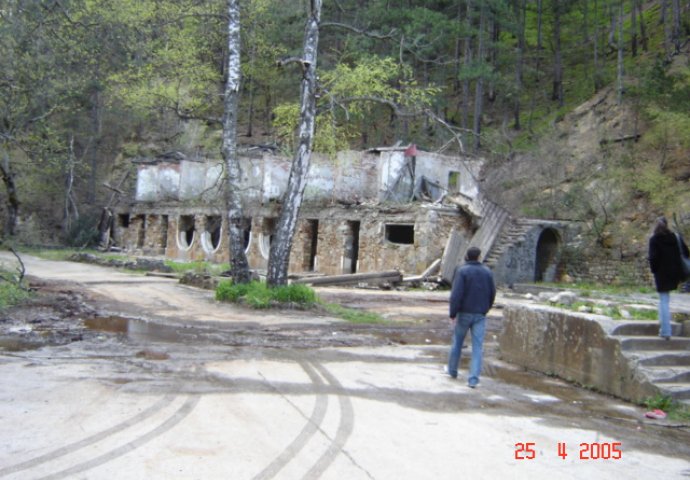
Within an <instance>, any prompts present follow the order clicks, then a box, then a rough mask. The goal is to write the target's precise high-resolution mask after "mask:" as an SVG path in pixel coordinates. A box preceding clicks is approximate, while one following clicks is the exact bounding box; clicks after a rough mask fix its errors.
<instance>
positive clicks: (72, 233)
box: [65, 216, 98, 248]
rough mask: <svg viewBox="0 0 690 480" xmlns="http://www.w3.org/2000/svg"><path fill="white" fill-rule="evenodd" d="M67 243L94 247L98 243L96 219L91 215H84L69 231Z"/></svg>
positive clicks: (73, 245)
mask: <svg viewBox="0 0 690 480" xmlns="http://www.w3.org/2000/svg"><path fill="white" fill-rule="evenodd" d="M65 243H66V244H67V245H68V246H70V247H78V248H84V247H94V246H96V245H97V244H98V228H97V222H96V220H95V219H94V218H93V217H91V216H82V217H79V219H78V220H77V221H76V222H74V223H73V224H72V226H71V228H70V230H69V232H68V233H67V237H66V238H65Z"/></svg>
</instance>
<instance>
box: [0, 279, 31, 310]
mask: <svg viewBox="0 0 690 480" xmlns="http://www.w3.org/2000/svg"><path fill="white" fill-rule="evenodd" d="M29 296H30V294H29V292H28V291H27V290H25V289H23V288H21V287H20V286H19V285H17V284H15V283H11V282H7V281H2V282H1V283H0V309H1V308H6V307H11V306H12V305H16V304H18V303H21V302H23V301H25V300H28V299H29Z"/></svg>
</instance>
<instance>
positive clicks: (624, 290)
mask: <svg viewBox="0 0 690 480" xmlns="http://www.w3.org/2000/svg"><path fill="white" fill-rule="evenodd" d="M541 285H544V286H546V287H553V288H559V289H561V290H577V291H578V292H580V294H581V295H582V296H583V297H590V296H592V294H593V293H594V292H596V293H598V294H609V295H626V294H631V293H655V292H656V290H654V288H652V287H650V286H646V285H623V284H619V285H604V284H597V283H587V282H576V283H542V284H541Z"/></svg>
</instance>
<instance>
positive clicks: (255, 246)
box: [110, 147, 565, 283]
mask: <svg viewBox="0 0 690 480" xmlns="http://www.w3.org/2000/svg"><path fill="white" fill-rule="evenodd" d="M136 163H137V182H136V192H135V193H134V195H133V198H131V200H129V201H121V202H120V203H119V204H118V205H117V206H116V207H115V208H113V215H114V222H113V228H112V231H111V233H110V235H111V241H112V242H113V243H114V244H115V245H118V246H119V247H121V248H123V249H124V250H126V251H129V252H135V253H140V254H152V255H165V256H166V257H168V258H171V259H178V260H207V261H211V262H227V261H228V248H227V242H228V236H227V234H226V232H227V230H226V222H227V219H226V216H225V209H224V204H223V195H222V174H223V164H222V163H221V162H218V161H211V160H207V159H192V158H187V157H185V156H183V155H182V154H179V153H177V154H171V155H166V156H163V157H158V158H153V159H139V160H137V161H136ZM240 163H241V166H242V175H243V177H242V188H243V206H244V212H245V214H246V233H245V237H244V242H245V248H246V252H247V257H248V260H249V264H250V267H251V268H253V269H256V270H262V269H265V268H266V265H267V262H268V253H269V250H270V248H271V241H272V234H273V231H274V227H275V224H276V220H277V217H278V215H279V211H280V200H281V196H282V194H283V192H284V189H285V187H286V185H287V180H288V175H289V170H290V160H289V159H288V158H285V157H283V156H279V155H276V154H274V153H273V152H272V151H261V150H256V151H254V152H252V151H245V152H243V153H242V154H241V157H240ZM482 163H483V162H482V160H480V159H475V158H469V157H463V158H459V157H450V156H444V155H440V154H435V153H428V152H423V151H418V150H417V149H416V148H407V149H406V148H402V147H401V148H380V149H372V150H368V151H365V152H355V151H345V152H340V153H338V154H337V156H336V157H335V158H331V157H328V156H325V155H319V154H314V155H313V156H312V163H311V168H310V173H309V177H308V184H307V189H306V191H305V197H304V203H303V205H302V209H301V212H300V222H299V225H298V228H297V231H296V234H295V238H294V240H293V248H292V252H291V257H290V273H300V272H318V273H321V274H326V275H335V274H344V273H345V274H347V273H355V272H358V273H366V272H376V271H384V270H392V269H398V270H400V271H401V272H403V273H404V274H405V275H415V274H419V273H421V272H423V271H425V270H426V269H427V268H428V267H429V266H430V265H432V264H433V263H434V262H435V261H436V260H438V259H443V261H442V263H441V266H440V268H441V272H440V273H441V275H442V276H443V277H444V278H446V279H448V278H449V276H452V270H453V267H454V266H455V265H456V264H457V262H458V261H460V260H461V259H462V257H463V256H464V252H465V251H466V249H467V248H468V247H469V246H470V245H477V246H479V247H480V248H481V249H482V251H483V252H485V253H486V257H485V261H486V262H487V263H489V265H490V266H491V267H492V268H493V269H494V271H495V274H496V278H497V280H498V281H499V282H503V283H512V282H517V281H532V280H552V279H554V278H555V277H556V276H557V275H558V261H559V256H560V245H561V244H562V242H563V236H564V234H565V229H564V228H563V226H561V225H558V224H555V223H550V222H544V221H525V220H516V219H514V218H512V217H511V216H510V215H508V213H507V212H506V211H505V210H504V209H502V208H500V207H499V206H497V205H495V204H493V203H492V202H490V201H489V200H487V199H486V198H484V195H482V192H481V191H480V184H479V182H478V181H477V178H478V175H479V172H480V169H481V168H482Z"/></svg>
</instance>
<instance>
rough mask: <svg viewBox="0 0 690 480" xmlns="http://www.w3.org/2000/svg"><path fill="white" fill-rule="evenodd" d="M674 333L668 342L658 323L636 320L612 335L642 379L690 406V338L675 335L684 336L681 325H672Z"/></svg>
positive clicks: (624, 325) (616, 329)
mask: <svg viewBox="0 0 690 480" xmlns="http://www.w3.org/2000/svg"><path fill="white" fill-rule="evenodd" d="M672 330H673V335H674V337H672V338H671V339H670V340H664V339H663V338H659V336H658V333H659V324H658V322H642V321H634V322H626V323H624V324H622V325H620V326H619V327H616V328H615V329H614V330H613V332H612V336H613V337H614V338H615V339H617V340H618V341H619V342H620V347H621V352H622V354H623V355H624V356H625V357H626V358H627V359H628V360H629V362H630V363H631V364H632V365H634V366H635V369H636V371H637V373H638V374H639V375H640V377H641V379H645V380H646V381H648V382H649V383H651V384H652V385H654V386H655V387H656V388H657V389H658V390H659V393H661V394H662V395H667V396H670V397H671V398H673V399H674V400H676V401H678V402H681V403H684V404H686V405H689V406H690V338H688V337H678V336H675V335H680V334H681V330H682V326H681V324H679V323H672Z"/></svg>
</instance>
